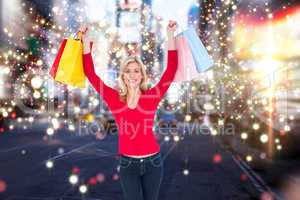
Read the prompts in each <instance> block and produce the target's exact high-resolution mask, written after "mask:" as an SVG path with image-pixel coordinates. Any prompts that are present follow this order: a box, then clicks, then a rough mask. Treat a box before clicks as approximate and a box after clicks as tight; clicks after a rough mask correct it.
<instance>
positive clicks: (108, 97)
mask: <svg viewBox="0 0 300 200" xmlns="http://www.w3.org/2000/svg"><path fill="white" fill-rule="evenodd" d="M83 66H84V73H85V75H86V77H87V78H88V80H89V81H90V83H91V84H92V86H93V87H94V88H95V90H96V91H97V92H98V93H99V94H100V95H101V96H102V98H103V99H104V100H105V101H106V103H107V104H108V103H109V102H110V101H113V100H114V99H115V98H114V97H116V98H117V97H118V92H117V90H115V89H113V88H111V87H109V86H107V85H106V84H105V83H104V82H103V80H101V78H100V77H99V76H98V75H97V74H96V72H95V67H94V63H93V59H92V55H91V52H89V53H85V54H84V55H83Z"/></svg>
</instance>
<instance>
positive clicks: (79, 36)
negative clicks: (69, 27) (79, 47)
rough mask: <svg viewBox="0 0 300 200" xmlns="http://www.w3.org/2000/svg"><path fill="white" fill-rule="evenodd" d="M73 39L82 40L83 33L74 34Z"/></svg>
mask: <svg viewBox="0 0 300 200" xmlns="http://www.w3.org/2000/svg"><path fill="white" fill-rule="evenodd" d="M73 38H74V39H75V40H82V32H81V31H77V32H76V33H74V34H73Z"/></svg>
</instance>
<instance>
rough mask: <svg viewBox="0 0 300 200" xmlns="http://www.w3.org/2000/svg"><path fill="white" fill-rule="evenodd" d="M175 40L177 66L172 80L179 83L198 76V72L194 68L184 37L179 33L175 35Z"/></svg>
mask: <svg viewBox="0 0 300 200" xmlns="http://www.w3.org/2000/svg"><path fill="white" fill-rule="evenodd" d="M175 42H176V49H177V53H178V68H177V71H176V74H175V78H174V81H175V82H178V83H181V82H184V81H191V80H192V79H194V78H197V77H199V75H200V73H199V72H198V71H197V69H196V66H195V63H194V60H193V55H192V52H191V49H190V47H189V44H188V42H187V40H186V39H185V37H184V36H183V35H179V36H177V37H175Z"/></svg>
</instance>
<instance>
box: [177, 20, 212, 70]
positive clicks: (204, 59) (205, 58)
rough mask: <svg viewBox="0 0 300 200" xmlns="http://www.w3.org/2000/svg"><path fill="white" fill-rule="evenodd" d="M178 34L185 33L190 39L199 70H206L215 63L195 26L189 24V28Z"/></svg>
mask: <svg viewBox="0 0 300 200" xmlns="http://www.w3.org/2000/svg"><path fill="white" fill-rule="evenodd" d="M178 35H183V36H184V37H185V38H186V40H187V41H188V44H189V47H190V49H191V52H192V55H193V59H194V63H195V65H196V68H197V71H198V72H204V71H206V70H208V69H209V68H210V67H212V66H213V65H214V61H213V59H212V58H211V57H210V56H209V55H208V52H207V50H206V48H205V46H204V45H203V43H202V42H201V40H200V38H199V36H198V35H197V32H196V30H195V28H194V27H193V26H189V27H188V29H187V30H185V31H183V32H181V33H179V34H178Z"/></svg>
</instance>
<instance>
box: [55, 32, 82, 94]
mask: <svg viewBox="0 0 300 200" xmlns="http://www.w3.org/2000/svg"><path fill="white" fill-rule="evenodd" d="M64 42H65V44H64V45H62V46H63V47H61V48H63V49H60V51H62V52H61V53H60V54H61V55H59V54H58V56H57V58H56V61H55V62H54V63H56V64H58V66H56V70H52V69H51V71H55V72H56V73H54V75H53V77H54V80H56V81H58V82H61V83H65V84H68V85H71V86H75V87H79V88H84V87H85V82H86V81H85V80H86V77H85V74H84V69H83V60H82V56H83V45H82V42H81V32H78V33H77V38H68V39H67V40H66V41H64ZM54 65H55V64H54ZM53 68H55V66H53Z"/></svg>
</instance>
